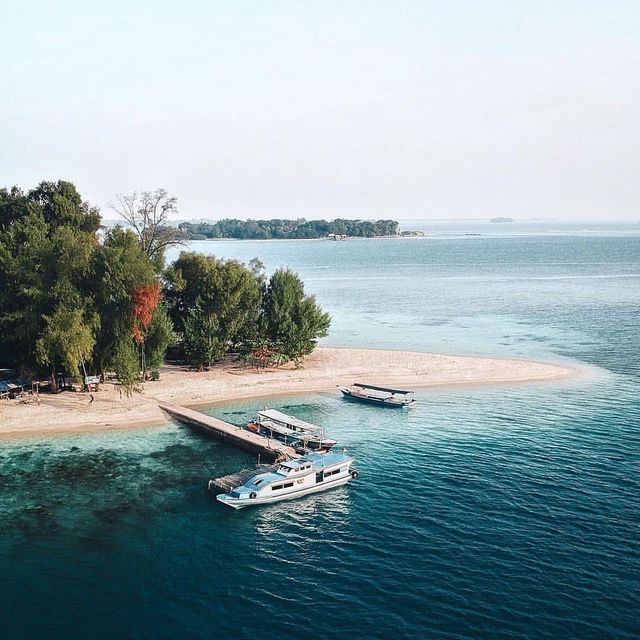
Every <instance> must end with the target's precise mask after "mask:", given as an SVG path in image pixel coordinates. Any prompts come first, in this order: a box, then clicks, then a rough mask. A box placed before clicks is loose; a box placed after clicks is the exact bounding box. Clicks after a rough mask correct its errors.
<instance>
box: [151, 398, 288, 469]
mask: <svg viewBox="0 0 640 640" xmlns="http://www.w3.org/2000/svg"><path fill="white" fill-rule="evenodd" d="M159 406H160V408H161V409H162V410H163V411H164V412H165V413H166V414H167V415H168V416H169V417H170V418H172V419H173V420H177V421H178V422H182V423H184V424H187V425H189V426H190V427H194V428H196V429H198V430H199V431H202V432H203V433H206V434H208V435H211V436H213V437H214V438H217V439H218V440H222V441H223V442H228V443H229V444H233V445H235V446H237V447H240V448H241V449H244V450H245V451H250V452H251V453H259V454H260V455H261V456H262V457H264V458H265V459H267V460H275V461H281V460H292V459H293V458H299V457H300V456H299V455H298V454H297V453H296V451H295V449H294V448H293V447H290V446H289V445H286V444H284V443H282V442H280V441H279V440H274V439H272V438H265V437H264V436H261V435H260V434H258V433H253V432H252V431H247V430H246V429H242V428H241V427H237V426H235V425H233V424H230V423H229V422H225V421H224V420H220V419H218V418H214V417H213V416H207V415H205V414H204V413H201V412H200V411H194V410H193V409H188V408H187V407H181V406H178V405H171V404H164V403H160V404H159Z"/></svg>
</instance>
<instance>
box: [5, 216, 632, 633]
mask: <svg viewBox="0 0 640 640" xmlns="http://www.w3.org/2000/svg"><path fill="white" fill-rule="evenodd" d="M403 226H404V227H405V228H419V229H421V230H423V231H425V232H426V233H428V234H430V235H429V237H426V238H416V239H385V240H348V241H346V242H331V241H260V242H250V241H243V242H240V241H238V242H235V241H214V242H194V243H192V246H191V247H190V248H191V249H193V250H198V251H205V252H207V253H213V254H215V255H217V256H219V257H226V258H238V259H240V260H243V261H248V260H249V259H251V258H253V257H258V258H260V259H261V260H262V261H263V262H264V263H265V266H266V269H267V271H268V272H271V271H273V270H274V269H276V268H278V267H281V266H282V267H287V266H288V267H291V268H292V269H294V270H296V271H298V272H299V273H300V275H301V276H302V278H303V279H304V281H305V285H306V289H307V291H308V292H310V293H313V294H314V295H316V297H317V299H318V301H319V303H320V304H321V305H322V306H323V307H324V308H325V309H326V310H328V311H329V312H330V313H331V315H332V318H333V324H332V328H331V332H330V335H329V336H328V337H327V338H325V339H323V341H322V343H323V344H326V345H332V346H364V347H376V348H383V349H409V350H411V349H413V350H421V351H435V352H441V353H454V354H469V355H489V356H492V355H495V356H501V357H525V358H532V359H539V360H548V361H553V362H561V363H568V364H570V365H573V366H577V367H580V369H581V370H582V374H581V375H580V376H579V377H578V378H576V379H572V380H567V381H561V382H553V383H537V384H526V385H525V384H522V385H500V386H497V385H487V386H482V385H477V386H471V387H468V386H465V387H462V386H461V387H456V386H449V387H441V388H432V389H426V390H420V391H418V393H417V397H418V400H419V403H418V405H417V406H416V407H414V408H411V409H409V410H401V411H391V410H380V409H379V408H377V407H375V406H371V407H369V406H360V405H357V404H353V403H349V402H346V401H344V400H342V399H341V398H339V397H338V396H337V394H336V393H322V394H312V395H306V396H291V397H279V398H275V399H273V400H272V401H270V402H269V406H271V407H274V408H278V409H281V410H284V411H286V412H288V413H293V414H295V415H297V416H299V417H301V418H303V419H305V420H309V421H310V422H314V423H318V424H321V425H323V426H324V427H325V428H326V431H327V433H328V435H330V436H331V437H334V438H336V439H338V440H339V441H340V444H341V445H342V446H344V447H346V448H347V449H348V451H349V452H350V453H351V454H352V455H353V456H354V457H355V458H356V461H357V462H356V467H357V468H358V470H359V472H360V476H359V478H358V479H357V480H355V481H353V482H351V483H349V484H348V485H347V486H345V487H342V488H339V489H336V490H334V491H331V492H327V493H324V494H322V493H321V494H317V495H314V496H309V497H307V498H304V499H301V500H298V501H293V502H288V503H287V502H285V503H280V504H275V505H271V506H266V507H261V508H256V509H246V510H242V511H239V512H233V511H232V510H230V509H225V508H224V507H223V506H221V505H218V504H216V503H215V502H214V501H213V500H212V499H211V497H210V496H209V494H208V493H207V491H206V482H207V480H208V479H209V478H211V477H215V476H218V475H221V474H224V473H228V472H231V471H234V470H237V469H238V468H240V467H243V466H247V465H250V464H251V463H252V462H253V458H252V456H250V455H248V454H245V453H243V452H240V451H237V450H235V449H232V448H230V447H228V446H226V445H224V444H222V443H218V442H216V441H213V440H209V439H207V438H205V437H203V436H201V435H199V434H197V433H194V432H192V431H190V430H189V429H188V428H186V427H182V426H178V425H170V426H158V427H147V428H139V429H133V430H131V431H110V432H108V433H103V434H84V435H66V436H57V437H53V438H50V439H48V440H43V439H36V438H33V439H16V440H13V441H9V442H6V441H5V442H3V443H2V444H1V446H0V476H1V480H2V482H1V484H0V531H1V535H0V576H1V582H0V584H1V586H0V636H1V637H3V638H5V637H6V638H21V639H24V638H36V637H38V638H39V637H47V638H56V639H57V638H92V639H93V638H96V639H102V638H105V639H106V638H174V637H179V638H194V639H195V638H233V639H238V640H240V639H244V638H247V639H249V638H254V637H261V638H278V639H280V640H284V639H289V638H292V639H294V638H295V639H298V638H305V637H309V638H323V637H345V638H349V639H351V640H355V639H368V638H381V639H386V638H415V639H418V638H420V639H422V638H455V639H467V638H468V639H472V638H473V639H477V638H491V639H501V638H531V639H535V638H563V639H564V638H576V639H581V640H582V639H589V638H594V639H595V638H597V639H603V638H620V639H622V638H636V637H639V636H640V615H639V611H640V608H639V606H638V602H640V286H639V285H640V225H638V224H635V223H634V224H632V223H627V224H625V223H581V224H571V223H548V222H547V223H545V222H536V221H533V222H529V223H513V224H491V223H489V222H464V221H461V222H456V223H444V222H442V223H434V222H424V223H405V224H404V225H403ZM345 382H347V383H349V382H352V381H351V380H345ZM264 403H265V400H264V399H261V400H256V401H243V402H241V403H230V404H227V405H224V406H218V407H213V408H210V409H209V410H208V411H209V412H210V413H212V414H214V415H218V416H220V417H223V418H225V419H227V420H229V421H231V422H235V423H238V424H240V423H242V422H244V421H245V420H246V419H248V418H249V417H251V416H252V415H253V414H254V412H255V411H256V409H258V408H261V407H262V406H264Z"/></svg>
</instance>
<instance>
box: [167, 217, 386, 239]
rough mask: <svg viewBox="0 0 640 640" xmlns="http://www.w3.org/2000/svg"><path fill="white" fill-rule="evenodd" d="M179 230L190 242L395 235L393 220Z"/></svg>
mask: <svg viewBox="0 0 640 640" xmlns="http://www.w3.org/2000/svg"><path fill="white" fill-rule="evenodd" d="M179 228H180V229H181V230H182V231H183V232H185V233H186V234H187V235H188V237H189V239H190V240H207V239H213V238H233V239H238V240H268V239H269V238H275V239H286V240H292V239H313V238H326V237H327V236H328V235H329V234H331V233H333V234H335V235H340V236H342V235H344V236H349V237H354V238H375V237H380V236H395V235H397V234H398V222H396V221H395V220H377V221H376V222H373V221H370V220H343V219H340V218H338V219H336V220H332V221H331V222H327V221H326V220H305V219H304V218H298V219H297V220H279V219H274V220H235V219H226V220H219V221H218V222H183V223H181V224H180V225H179Z"/></svg>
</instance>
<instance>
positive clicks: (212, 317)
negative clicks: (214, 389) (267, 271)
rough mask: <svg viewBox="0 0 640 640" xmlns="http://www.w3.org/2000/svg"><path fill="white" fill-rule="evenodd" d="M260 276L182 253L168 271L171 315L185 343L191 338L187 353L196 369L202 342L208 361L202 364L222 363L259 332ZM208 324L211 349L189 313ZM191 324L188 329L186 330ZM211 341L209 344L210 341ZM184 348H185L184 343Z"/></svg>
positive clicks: (224, 262) (209, 258)
mask: <svg viewBox="0 0 640 640" xmlns="http://www.w3.org/2000/svg"><path fill="white" fill-rule="evenodd" d="M262 291H263V276H262V275H261V273H260V272H259V265H257V264H255V263H254V265H253V267H252V269H248V268H247V267H245V266H244V265H243V264H241V263H240V262H238V261H237V260H217V259H216V258H215V257H214V256H204V255H202V254H198V253H188V252H182V253H181V254H180V257H179V258H178V259H177V260H176V261H175V262H174V263H173V265H172V266H171V267H170V269H169V270H168V271H167V288H166V291H165V295H166V299H167V302H168V306H169V313H170V315H171V317H172V318H173V320H174V324H175V327H176V330H177V331H178V332H180V333H181V334H182V335H183V336H184V337H185V340H186V339H187V334H189V345H188V349H187V350H188V352H189V354H190V358H191V360H192V361H193V362H194V364H202V363H201V362H195V360H196V359H198V358H196V342H194V340H197V339H200V340H202V345H203V349H204V348H205V347H206V349H207V353H208V355H207V357H206V358H205V359H204V360H203V362H210V361H211V354H214V353H215V357H214V358H213V359H214V360H217V359H221V358H222V357H224V355H225V354H226V353H227V352H228V351H229V350H230V349H232V348H235V347H236V346H237V345H238V344H239V342H241V341H242V340H244V339H246V338H247V336H252V335H254V334H255V333H256V332H257V328H258V323H259V320H260V315H261V302H262ZM196 308H197V314H198V317H200V318H201V319H203V320H206V327H207V330H208V331H210V332H215V336H214V337H215V344H216V345H219V347H218V346H216V348H215V349H214V350H212V349H213V347H212V345H213V344H214V343H213V342H212V341H211V340H210V339H209V338H207V339H206V340H205V339H204V333H202V331H200V330H198V331H196V327H195V323H196V319H195V316H194V314H193V313H191V312H192V311H193V310H194V309H196ZM187 322H189V323H190V324H189V326H187ZM212 339H213V338H212ZM185 346H187V345H186V342H185Z"/></svg>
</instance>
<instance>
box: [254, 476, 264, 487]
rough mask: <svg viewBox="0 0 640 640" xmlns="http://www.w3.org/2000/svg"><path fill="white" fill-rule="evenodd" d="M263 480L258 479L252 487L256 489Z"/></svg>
mask: <svg viewBox="0 0 640 640" xmlns="http://www.w3.org/2000/svg"><path fill="white" fill-rule="evenodd" d="M263 480H264V478H258V479H257V480H256V481H255V482H254V483H253V486H254V487H257V486H258V485H259V484H260V483H261V482H262V481H263Z"/></svg>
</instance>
